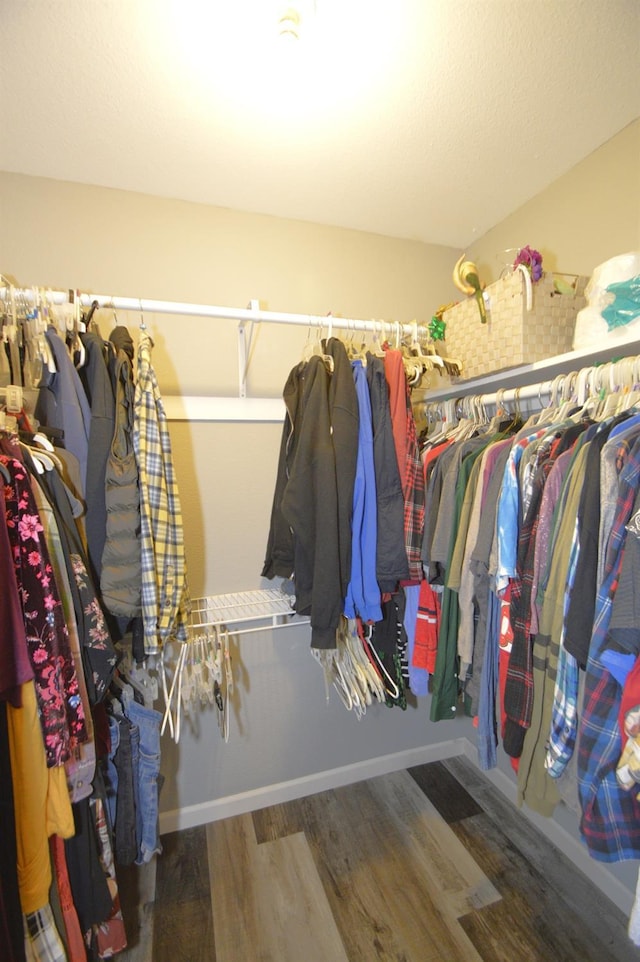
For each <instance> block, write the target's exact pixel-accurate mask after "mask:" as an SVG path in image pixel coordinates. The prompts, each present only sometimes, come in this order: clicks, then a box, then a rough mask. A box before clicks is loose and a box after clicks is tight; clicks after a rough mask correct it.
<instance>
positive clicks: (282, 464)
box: [262, 363, 306, 578]
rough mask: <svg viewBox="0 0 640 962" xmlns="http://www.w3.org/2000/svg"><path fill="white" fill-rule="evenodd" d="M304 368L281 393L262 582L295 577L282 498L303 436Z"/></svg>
mask: <svg viewBox="0 0 640 962" xmlns="http://www.w3.org/2000/svg"><path fill="white" fill-rule="evenodd" d="M305 368H306V364H304V363H300V364H297V365H296V366H295V367H294V368H293V369H292V370H291V372H290V374H289V377H288V378H287V382H286V384H285V386H284V391H283V392H282V396H283V399H284V403H285V407H286V409H287V411H286V414H285V417H284V424H283V425H282V438H281V440H280V454H279V456H278V472H277V475H276V487H275V492H274V495H273V504H272V507H271V524H270V526H269V538H268V540H267V550H266V554H265V561H264V565H263V568H262V577H263V578H291V576H292V575H293V531H292V530H291V526H290V525H289V522H288V521H287V520H286V518H285V517H284V515H283V514H282V497H283V495H284V491H285V488H286V486H287V481H288V480H289V474H290V470H291V465H292V463H293V458H294V455H295V449H296V445H297V443H298V437H299V435H300V419H301V412H302V380H303V377H304V371H305Z"/></svg>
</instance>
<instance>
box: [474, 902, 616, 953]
mask: <svg viewBox="0 0 640 962" xmlns="http://www.w3.org/2000/svg"><path fill="white" fill-rule="evenodd" d="M460 921H461V924H462V926H463V927H464V930H465V932H466V933H467V935H468V936H469V939H470V940H471V942H472V943H473V944H474V945H475V947H476V949H477V950H478V952H479V953H480V955H481V957H482V958H483V959H485V960H486V962H514V960H515V959H518V960H520V959H522V960H523V962H524V960H526V962H551V960H553V962H555V960H557V962H599V959H598V956H595V957H594V956H592V955H590V954H583V950H582V947H581V946H575V947H574V948H573V949H572V950H571V951H570V952H569V953H568V954H567V946H566V940H565V942H564V944H563V945H559V944H557V943H556V942H554V940H553V937H552V933H551V931H550V930H549V929H548V927H547V926H545V920H544V919H540V918H539V917H537V916H536V915H535V914H534V912H533V910H532V906H531V903H530V902H528V901H527V900H526V899H524V898H522V897H521V896H520V895H512V896H509V897H507V898H505V899H504V900H503V901H501V902H496V903H495V904H494V905H490V906H488V907H487V908H484V909H482V911H480V912H473V913H471V914H470V915H468V916H466V917H465V918H463V919H461V920H460Z"/></svg>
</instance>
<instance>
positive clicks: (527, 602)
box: [504, 440, 555, 758]
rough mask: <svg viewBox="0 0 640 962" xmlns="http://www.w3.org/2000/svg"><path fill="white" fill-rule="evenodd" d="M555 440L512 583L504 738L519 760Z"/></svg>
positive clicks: (545, 448) (537, 484)
mask: <svg viewBox="0 0 640 962" xmlns="http://www.w3.org/2000/svg"><path fill="white" fill-rule="evenodd" d="M550 448H551V440H550V441H549V443H548V444H547V443H543V444H542V445H541V447H540V452H539V459H540V460H539V461H538V467H537V470H536V473H535V477H534V481H533V484H532V488H531V495H530V499H529V508H528V511H527V516H526V518H525V519H524V522H523V523H522V527H521V530H520V536H519V539H518V559H517V569H516V570H517V576H516V578H515V579H514V580H513V581H512V582H511V626H512V628H513V643H512V647H511V654H510V655H509V665H508V668H507V678H506V684H505V691H504V710H505V713H506V715H507V721H506V725H505V735H504V747H505V751H507V753H508V754H509V755H513V756H514V757H516V758H518V757H519V756H520V754H521V752H522V743H523V741H524V736H525V733H526V730H527V728H529V726H530V725H531V712H532V710H533V645H532V642H531V631H530V629H531V600H532V599H531V591H532V587H533V581H534V576H535V569H534V559H535V548H536V534H537V530H538V522H539V520H540V513H539V507H540V503H541V501H542V495H543V493H544V486H545V483H546V480H547V478H548V477H549V473H550V471H551V468H552V467H553V463H554V460H555V459H554V458H552V457H551V456H549V450H550Z"/></svg>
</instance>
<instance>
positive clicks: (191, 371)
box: [0, 174, 467, 811]
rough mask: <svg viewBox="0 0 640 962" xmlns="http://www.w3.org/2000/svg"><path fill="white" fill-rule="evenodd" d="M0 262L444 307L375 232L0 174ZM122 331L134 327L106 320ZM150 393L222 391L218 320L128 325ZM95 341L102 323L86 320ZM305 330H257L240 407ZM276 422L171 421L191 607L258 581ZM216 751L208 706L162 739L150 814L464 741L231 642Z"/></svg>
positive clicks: (257, 642) (231, 353)
mask: <svg viewBox="0 0 640 962" xmlns="http://www.w3.org/2000/svg"><path fill="white" fill-rule="evenodd" d="M0 251H1V257H0V263H1V264H2V268H1V269H2V271H3V272H4V273H8V274H11V275H13V276H14V277H15V279H16V280H17V281H19V282H20V283H22V284H39V285H44V286H52V287H62V288H63V289H64V288H67V287H78V288H81V289H85V290H87V289H88V290H93V291H96V292H98V293H113V294H116V295H127V296H131V297H136V296H138V297H146V298H153V299H172V300H178V301H191V302H203V303H209V304H221V305H228V306H231V307H244V306H246V304H247V303H248V301H249V300H250V299H251V298H258V299H260V301H261V303H262V306H264V307H266V308H269V309H271V310H283V311H291V312H309V313H317V314H324V313H326V312H327V311H330V310H331V311H333V312H334V313H336V314H343V315H346V316H353V317H363V318H371V317H375V318H379V319H380V318H384V319H387V320H406V321H409V320H412V319H413V318H414V317H417V318H420V319H424V318H428V317H429V316H430V314H431V311H432V310H433V305H434V304H439V303H440V302H441V301H443V300H446V299H450V298H451V296H452V295H453V290H452V286H451V282H450V269H451V265H452V263H453V261H454V260H455V256H454V255H455V252H454V251H452V250H450V249H447V248H444V247H435V246H431V247H429V246H426V245H423V244H420V243H414V242H410V241H402V240H396V239H392V238H386V237H381V236H376V235H370V234H364V233H359V232H357V231H347V230H340V229H333V228H328V227H321V226H316V225H313V224H304V223H298V222H294V221H285V220H279V219H277V218H273V217H262V216H254V215H250V214H244V213H239V212H235V211H230V210H221V209H217V208H211V207H205V206H200V205H197V204H189V203H183V202H176V201H170V200H161V199H157V198H153V197H147V196H143V195H139V194H132V193H125V192H120V191H113V190H107V189H102V188H91V187H86V186H82V185H78V184H68V183H61V182H56V181H51V180H44V179H39V178H31V177H24V176H19V175H12V174H3V175H0ZM119 320H120V322H121V323H122V322H128V323H129V324H130V325H131V328H132V332H133V333H134V334H135V330H136V329H137V325H138V318H137V317H136V316H135V315H130V317H129V318H127V317H126V316H123V315H121V316H120V317H119ZM145 322H146V324H147V327H148V328H149V329H150V330H151V333H152V336H153V337H154V340H155V343H156V348H155V352H154V360H155V364H156V368H157V372H158V377H159V381H160V387H161V390H162V392H163V394H164V395H165V396H167V395H169V394H178V393H180V394H186V395H189V394H195V395H198V394H208V395H234V394H236V395H237V389H238V385H237V356H236V325H235V324H234V323H232V322H229V321H203V320H198V319H183V318H175V317H167V316H161V315H157V316H146V317H145ZM99 323H100V325H101V330H102V332H103V334H106V333H107V332H108V329H109V326H110V325H111V324H112V323H113V319H112V316H111V315H110V313H109V312H101V315H100V321H99ZM306 337H307V329H306V328H288V327H279V326H275V325H268V326H264V327H263V328H261V329H260V330H259V332H258V334H257V346H256V350H255V352H254V356H253V359H252V363H251V368H250V371H249V377H248V391H249V393H250V394H252V395H254V396H272V397H277V396H280V394H281V391H282V387H283V384H284V381H285V378H286V376H287V374H288V372H289V370H290V368H291V367H292V366H293V364H295V363H297V361H298V360H299V358H300V353H301V348H302V346H303V344H304V341H305V340H306ZM280 433H281V426H280V425H279V424H270V423H246V424H245V423H207V422H201V423H177V422H174V423H172V425H171V437H172V443H173V452H174V460H175V463H176V471H177V475H178V483H179V487H180V492H181V497H182V503H183V514H184V522H185V539H186V548H187V560H188V565H189V572H190V581H191V585H192V590H193V593H194V595H195V596H200V595H203V594H218V593H221V592H229V591H241V590H245V589H250V588H256V587H259V586H260V585H261V579H260V570H261V568H262V563H263V559H264V549H265V544H266V539H267V533H268V525H269V516H270V509H271V500H272V495H273V486H274V481H275V469H276V460H277V454H278V448H279V444H280ZM234 667H235V674H236V684H237V695H236V698H235V702H234V714H233V717H232V721H231V742H230V744H229V745H228V746H225V745H223V743H222V742H221V739H220V736H219V733H218V729H217V725H216V719H215V716H214V714H213V712H212V711H210V710H205V711H203V712H201V713H199V714H198V715H197V716H196V718H195V719H193V720H187V722H186V724H185V729H184V731H183V734H182V737H181V739H180V743H179V745H178V746H175V745H173V743H172V742H170V741H169V740H168V739H165V741H164V743H163V770H164V774H165V776H166V783H165V787H164V789H163V793H162V801H161V804H162V809H163V811H170V810H172V809H176V808H179V807H182V806H190V805H197V804H206V803H207V802H209V801H210V800H212V799H216V798H220V797H226V796H229V795H234V794H236V793H238V792H243V791H249V790H254V789H258V788H260V787H261V786H265V785H270V784H272V783H277V782H283V781H287V780H289V779H292V778H298V777H301V776H306V775H312V774H313V773H315V772H322V771H325V770H327V769H332V768H335V767H338V766H341V765H349V764H352V763H354V762H358V761H362V760H365V759H368V758H373V757H376V756H378V755H384V754H389V753H393V752H397V751H400V750H403V749H410V748H413V747H416V746H420V745H423V744H426V743H429V742H432V741H444V740H447V739H449V738H451V737H452V736H453V735H457V734H460V733H461V732H462V730H463V729H464V730H465V731H466V730H467V726H466V724H465V723H464V722H460V724H456V723H447V724H446V725H430V724H429V722H428V709H427V706H426V705H425V704H424V702H423V703H421V704H420V705H419V706H417V707H412V708H409V709H408V710H407V712H401V711H395V710H394V711H389V710H388V709H387V708H386V707H384V706H377V707H376V706H374V707H373V708H372V709H370V710H369V713H368V715H367V718H366V720H365V721H364V722H362V723H360V724H359V723H358V722H357V721H356V720H355V718H354V717H353V716H352V715H350V714H349V713H347V711H346V709H345V708H344V707H343V706H342V704H341V703H340V702H338V700H337V697H336V696H335V694H334V695H333V696H332V697H331V700H330V703H329V705H327V703H326V698H325V689H324V680H323V675H322V672H321V669H320V668H319V666H318V665H317V664H316V663H315V661H314V660H313V659H312V657H311V655H310V654H309V634H308V629H307V628H296V629H287V630H284V631H275V632H265V633H263V634H259V635H247V636H244V637H243V638H242V640H241V644H240V645H238V646H237V647H236V648H235V650H234Z"/></svg>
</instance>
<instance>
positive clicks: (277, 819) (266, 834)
mask: <svg viewBox="0 0 640 962" xmlns="http://www.w3.org/2000/svg"><path fill="white" fill-rule="evenodd" d="M298 816H299V810H298V809H297V808H295V807H294V806H292V805H288V804H286V803H279V804H277V805H269V807H268V808H261V809H259V810H258V811H256V812H252V814H251V817H252V819H253V828H254V831H255V833H256V841H257V842H258V844H261V843H262V842H273V841H275V840H276V839H277V838H286V836H287V835H295V834H296V832H301V831H303V830H304V826H303V823H302V822H301V820H300V818H299V817H298Z"/></svg>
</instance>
